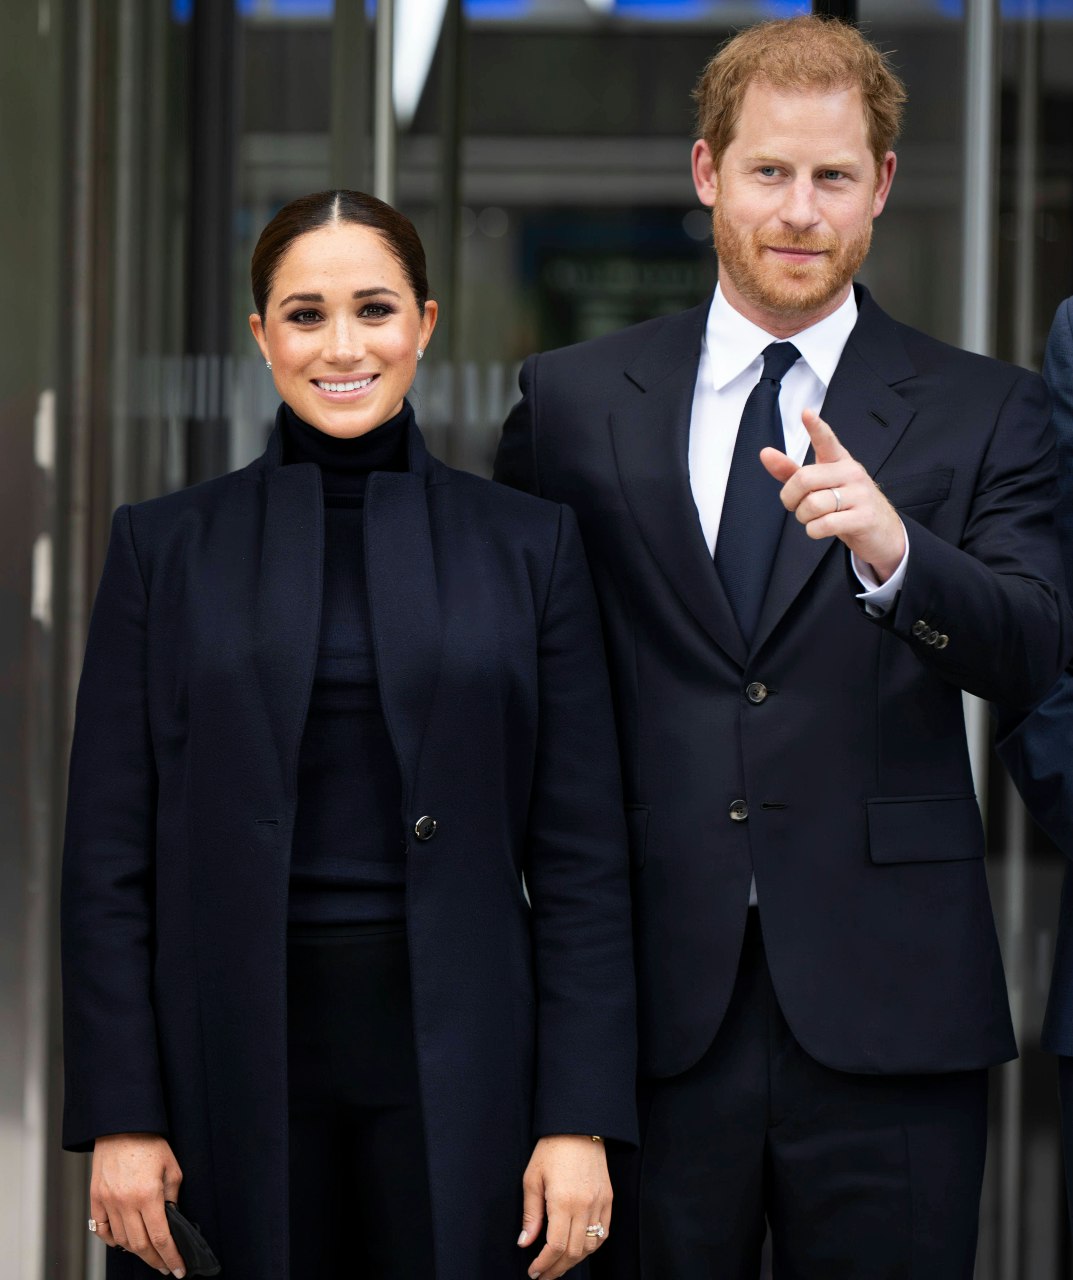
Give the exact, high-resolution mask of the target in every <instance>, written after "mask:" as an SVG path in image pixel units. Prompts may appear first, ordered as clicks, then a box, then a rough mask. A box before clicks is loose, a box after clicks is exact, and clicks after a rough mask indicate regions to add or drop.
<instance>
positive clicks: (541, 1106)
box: [518, 507, 637, 1280]
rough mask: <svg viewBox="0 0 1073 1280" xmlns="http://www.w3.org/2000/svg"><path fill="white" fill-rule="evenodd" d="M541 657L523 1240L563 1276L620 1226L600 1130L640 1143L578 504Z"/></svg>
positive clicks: (529, 873) (620, 843)
mask: <svg viewBox="0 0 1073 1280" xmlns="http://www.w3.org/2000/svg"><path fill="white" fill-rule="evenodd" d="M538 653H539V657H538V663H539V666H538V687H539V698H540V727H539V732H538V739H537V746H536V756H535V762H534V771H533V783H532V789H531V800H530V809H529V819H528V830H527V833H526V858H525V867H524V870H525V882H526V886H527V888H528V891H529V897H530V902H531V915H530V921H531V931H532V938H533V955H534V976H535V983H536V990H537V1000H536V1064H535V1065H536V1070H535V1092H534V1102H533V1117H534V1132H535V1133H536V1134H537V1135H539V1138H538V1141H537V1143H536V1147H535V1150H534V1151H533V1155H532V1159H531V1160H530V1162H529V1166H528V1168H527V1170H526V1172H525V1176H524V1179H523V1212H522V1223H521V1227H522V1233H521V1235H520V1236H519V1239H518V1244H519V1245H520V1246H521V1247H523V1248H528V1247H529V1246H531V1245H533V1244H534V1243H535V1242H537V1241H538V1240H539V1239H540V1233H541V1231H542V1229H543V1230H544V1232H545V1243H544V1245H543V1248H542V1249H541V1250H540V1252H539V1254H538V1255H537V1257H536V1258H535V1259H533V1261H532V1262H531V1264H530V1267H529V1275H530V1276H531V1277H536V1276H541V1277H543V1280H555V1278H556V1277H558V1276H561V1275H563V1274H564V1273H565V1272H566V1271H567V1270H569V1268H570V1267H572V1266H574V1265H575V1264H576V1263H577V1262H579V1261H581V1260H582V1259H583V1258H585V1257H587V1256H588V1255H589V1254H591V1253H592V1252H593V1251H594V1250H595V1249H597V1248H598V1247H599V1246H600V1244H601V1243H602V1240H603V1238H604V1235H606V1233H607V1232H608V1231H609V1229H610V1224H611V1200H612V1192H611V1183H610V1179H609V1177H608V1172H607V1160H606V1155H605V1151H604V1144H603V1142H602V1141H593V1135H603V1136H606V1137H608V1138H610V1139H616V1140H620V1141H624V1142H627V1143H633V1144H636V1142H637V1115H636V1097H635V1076H636V1054H637V1045H636V1024H635V1018H636V1013H635V1001H634V989H633V962H632V940H631V928H630V901H629V875H628V855H627V850H626V830H625V817H624V812H623V805H622V788H621V780H620V777H619V766H618V747H617V741H616V737H615V731H614V721H613V716H612V710H611V695H610V683H609V680H608V677H607V668H606V660H605V657H604V652H603V640H602V632H601V628H600V620H599V614H598V612H597V608H596V599H595V594H594V591H593V588H592V582H591V579H590V576H589V570H588V564H587V562H586V559H585V554H584V551H583V550H582V545H581V536H580V534H579V532H578V528H577V522H576V520H575V518H574V515H573V513H572V512H571V511H570V510H569V509H567V508H565V507H564V508H561V515H560V527H559V535H558V546H557V548H556V552H555V561H554V567H553V570H552V574H551V580H550V583H549V586H548V589H547V595H546V599H545V602H544V605H543V609H542V617H541V623H540V638H539V650H538ZM590 1227H592V1228H594V1231H593V1232H592V1233H591V1234H590V1233H589V1232H588V1229H589V1228H590ZM598 1227H599V1228H602V1230H603V1233H604V1235H601V1234H600V1233H599V1232H598V1231H596V1230H595V1228H598Z"/></svg>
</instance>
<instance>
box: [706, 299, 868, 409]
mask: <svg viewBox="0 0 1073 1280" xmlns="http://www.w3.org/2000/svg"><path fill="white" fill-rule="evenodd" d="M856 323H857V299H856V297H855V296H854V293H853V290H852V289H850V291H849V293H848V294H847V295H846V300H845V302H843V303H842V305H841V306H840V307H838V308H837V310H835V311H832V312H831V314H830V315H829V316H825V317H824V319H822V320H820V321H819V322H818V323H817V324H814V325H810V326H809V327H808V328H807V329H802V330H801V332H800V333H795V334H793V335H792V337H791V338H789V339H788V341H790V342H792V343H793V344H794V346H795V347H796V348H797V349H798V351H800V352H801V357H802V359H803V360H804V361H805V363H806V364H807V365H808V367H809V368H810V369H811V370H812V372H813V373H814V374H815V375H816V377H817V378H819V380H820V381H821V382H822V383H823V385H824V387H825V388H826V387H828V386H830V384H831V379H832V378H833V377H834V372H835V368H836V366H837V365H838V362H839V360H840V359H841V358H842V349H843V347H845V345H846V342H847V341H848V339H849V335H850V333H851V332H852V330H853V326H854V325H855V324H856ZM704 341H705V345H706V346H707V348H708V359H709V361H710V362H711V373H712V386H713V387H714V388H715V390H716V391H722V389H723V388H724V387H725V386H727V385H728V384H729V383H731V382H733V381H734V379H735V378H737V377H740V375H741V374H743V373H744V372H745V370H746V369H748V367H749V366H750V365H751V364H753V363H754V362H755V361H757V360H759V359H760V355H761V353H762V352H763V350H764V348H765V347H766V346H767V345H768V344H769V343H770V342H772V341H775V339H773V337H772V335H771V334H770V333H768V332H767V331H766V330H764V329H761V328H760V326H759V325H755V324H753V322H752V321H751V320H747V319H746V318H745V317H744V316H743V315H742V314H741V312H740V311H735V309H734V308H733V307H732V306H731V305H730V303H729V302H728V301H727V300H726V297H725V295H724V294H723V290H722V288H721V287H720V286H719V285H716V286H715V296H714V297H713V298H712V305H711V309H710V310H709V312H708V324H707V326H706V328H705V331H704Z"/></svg>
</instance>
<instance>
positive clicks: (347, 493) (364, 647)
mask: <svg viewBox="0 0 1073 1280" xmlns="http://www.w3.org/2000/svg"><path fill="white" fill-rule="evenodd" d="M412 421H413V410H412V409H411V408H410V406H409V404H404V405H403V407H402V410H401V412H399V413H398V414H396V415H395V417H394V418H391V419H389V420H388V421H387V422H385V423H383V424H382V425H381V426H379V427H376V428H375V429H374V430H372V431H370V432H368V433H367V434H365V435H363V436H358V437H356V438H355V439H350V440H338V439H336V438H334V437H333V436H329V435H325V434H324V432H322V431H318V430H317V429H316V428H315V427H311V426H310V425H309V424H308V423H306V422H303V421H302V420H301V418H299V417H298V416H297V414H295V413H294V412H293V411H292V410H291V409H290V408H288V407H286V406H284V421H283V461H284V464H287V463H292V462H313V463H315V464H316V465H317V466H318V467H320V473H321V480H322V483H323V488H324V581H323V590H322V603H321V617H320V647H319V650H318V654H317V669H316V676H315V679H314V682H313V692H312V696H311V698H310V703H309V714H308V717H307V719H306V726H305V733H304V735H303V737H302V747H301V751H300V753H299V757H298V810H297V814H296V816H295V828H294V846H293V851H292V855H291V882H290V921H291V923H292V924H376V923H398V922H400V921H402V920H403V919H404V918H405V904H404V888H405V876H406V863H405V847H404V844H403V841H402V828H401V822H402V786H401V782H400V779H399V769H398V764H397V763H396V760H395V754H394V751H393V749H392V746H391V740H390V738H389V737H388V733H387V726H386V725H385V723H384V717H383V712H382V710H381V706H380V688H379V684H378V681H377V673H376V661H375V655H374V652H373V644H372V634H371V628H370V624H369V605H368V597H367V592H366V586H365V539H364V532H363V514H364V512H363V505H364V499H365V486H366V483H367V481H368V479H369V476H370V474H371V473H372V472H374V471H406V470H407V469H408V466H409V461H408V436H409V430H410V424H411V423H412Z"/></svg>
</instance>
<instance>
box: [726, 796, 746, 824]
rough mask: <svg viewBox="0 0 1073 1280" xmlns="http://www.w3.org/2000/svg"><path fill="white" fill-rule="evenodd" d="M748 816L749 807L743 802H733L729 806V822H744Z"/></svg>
mask: <svg viewBox="0 0 1073 1280" xmlns="http://www.w3.org/2000/svg"><path fill="white" fill-rule="evenodd" d="M748 816H749V806H748V805H747V804H746V803H745V801H744V800H735V801H734V803H733V804H732V805H731V806H730V821H731V822H744V821H745V819H746V818H747V817H748Z"/></svg>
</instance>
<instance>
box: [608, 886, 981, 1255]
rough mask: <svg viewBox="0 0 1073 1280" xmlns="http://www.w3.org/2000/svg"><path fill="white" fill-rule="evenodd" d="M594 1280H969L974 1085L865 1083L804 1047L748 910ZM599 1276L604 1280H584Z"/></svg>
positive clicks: (632, 1162)
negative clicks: (696, 1048) (723, 989)
mask: <svg viewBox="0 0 1073 1280" xmlns="http://www.w3.org/2000/svg"><path fill="white" fill-rule="evenodd" d="M641 1116H642V1127H643V1145H642V1152H641V1154H640V1156H639V1158H632V1159H631V1158H629V1157H626V1158H622V1157H620V1158H619V1159H618V1160H617V1161H616V1167H615V1168H613V1169H612V1177H613V1179H614V1181H615V1215H614V1230H613V1231H612V1232H611V1238H610V1239H609V1240H608V1243H607V1246H605V1248H604V1249H603V1250H601V1251H600V1253H599V1254H597V1259H598V1263H597V1264H594V1275H596V1274H598V1275H599V1276H601V1277H604V1278H605V1280H635V1278H636V1277H638V1276H643V1277H644V1280H756V1278H757V1276H758V1275H759V1273H760V1254H761V1249H762V1247H763V1242H764V1236H765V1231H766V1229H767V1227H769V1226H770V1230H771V1239H772V1248H773V1271H774V1276H775V1278H776V1280H971V1278H972V1274H973V1260H974V1258H975V1255H976V1235H977V1227H978V1216H979V1200H980V1186H981V1182H982V1179H983V1167H984V1148H985V1144H986V1139H987V1073H986V1072H985V1071H972V1072H958V1073H951V1074H949V1075H927V1076H863V1075H850V1074H846V1073H844V1072H838V1071H832V1070H830V1069H829V1068H827V1067H824V1066H821V1065H820V1064H819V1063H818V1062H816V1061H815V1060H814V1059H813V1058H810V1057H809V1056H808V1054H806V1053H805V1051H804V1050H803V1049H802V1048H801V1046H800V1045H799V1044H798V1043H797V1041H796V1040H795V1039H794V1037H793V1034H792V1033H791V1031H790V1028H789V1027H788V1026H787V1024H786V1021H785V1019H784V1018H783V1016H782V1013H781V1011H780V1009H779V1005H778V1001H777V1000H776V998H775V992H774V989H773V987H772V983H771V978H770V975H769V973H768V968H767V963H766V959H765V956H764V946H763V940H762V938H761V933H760V926H759V921H758V918H757V912H756V911H755V910H751V911H750V912H749V924H748V927H747V930H746V937H745V943H744V946H743V949H742V957H741V963H740V968H739V972H738V978H737V984H736V986H735V989H734V994H733V997H732V999H731V1003H730V1007H729V1010H728V1012H727V1015H726V1018H725V1020H724V1022H723V1024H722V1026H721V1027H720V1029H719V1032H718V1034H717V1036H716V1038H715V1040H714V1042H713V1044H712V1046H711V1048H710V1049H709V1050H708V1052H707V1053H706V1054H705V1056H704V1057H703V1058H702V1059H701V1061H700V1062H698V1063H697V1064H696V1066H694V1067H692V1068H691V1069H690V1070H689V1071H687V1072H685V1073H683V1074H682V1075H680V1076H674V1077H671V1078H669V1079H663V1080H654V1081H649V1082H647V1083H646V1084H645V1085H643V1086H642V1090H641ZM597 1265H599V1266H600V1267H601V1268H602V1269H600V1270H599V1271H597Z"/></svg>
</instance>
